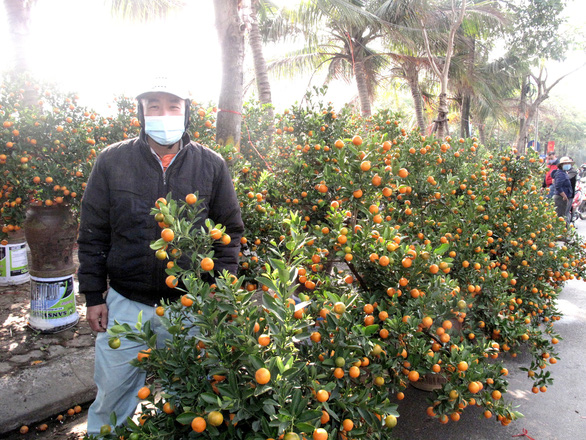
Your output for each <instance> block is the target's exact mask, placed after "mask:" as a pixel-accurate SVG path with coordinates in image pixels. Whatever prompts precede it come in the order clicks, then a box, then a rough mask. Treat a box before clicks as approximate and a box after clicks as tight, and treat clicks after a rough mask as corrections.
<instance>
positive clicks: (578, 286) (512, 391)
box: [395, 221, 586, 440]
mask: <svg viewBox="0 0 586 440" xmlns="http://www.w3.org/2000/svg"><path fill="white" fill-rule="evenodd" d="M576 226H577V228H578V231H579V232H580V233H581V234H582V235H584V236H586V221H578V222H577V225H576ZM558 304H559V308H560V311H561V312H562V314H563V317H562V319H561V320H560V321H558V322H557V323H556V327H555V328H556V330H557V331H558V332H559V333H560V335H561V336H562V338H563V341H561V342H560V343H559V344H558V346H557V348H558V350H559V353H560V355H559V362H558V363H557V364H555V365H551V366H549V367H548V369H549V370H550V371H551V373H552V376H553V377H554V383H553V385H552V386H550V387H549V389H548V390H547V392H545V393H539V394H537V395H536V394H533V393H532V392H531V386H532V382H531V381H529V379H528V378H527V375H526V373H525V372H523V371H520V370H519V367H520V366H528V362H527V357H523V356H518V357H517V358H516V359H513V358H511V357H508V358H507V360H506V363H507V368H508V369H509V392H508V393H507V394H506V395H505V397H506V398H507V399H508V400H509V401H511V402H513V404H514V405H516V406H518V407H517V411H519V412H521V413H522V414H523V415H524V416H525V417H524V418H523V419H520V420H518V421H516V422H513V423H511V424H510V425H509V426H507V427H503V426H501V424H500V423H499V422H498V421H496V420H494V419H490V420H486V419H484V418H483V417H482V413H481V411H480V409H479V408H468V409H466V410H465V411H464V413H463V415H462V418H461V419H460V421H459V422H456V423H454V422H450V423H448V424H447V425H442V424H440V423H439V422H438V421H437V420H434V419H430V418H429V417H428V416H427V415H426V414H425V409H426V408H427V406H429V403H428V402H427V399H428V398H429V396H430V395H431V394H430V393H427V392H424V391H419V390H416V389H414V388H412V387H411V388H409V390H408V392H407V393H406V397H405V399H404V400H403V401H402V402H400V404H399V413H400V414H401V416H400V417H399V423H398V425H397V427H396V428H395V431H396V434H397V437H398V438H399V439H401V440H463V439H467V440H497V439H498V440H501V439H510V438H513V436H515V435H518V434H522V433H523V430H524V429H525V430H526V431H527V435H528V436H530V437H531V438H533V439H534V440H569V439H574V440H584V439H586V350H584V342H585V341H586V282H584V281H577V280H572V281H569V282H568V283H567V284H566V286H565V287H564V290H563V291H562V293H561V295H560V298H559V301H558ZM514 438H517V439H521V440H523V439H527V437H526V436H523V437H514Z"/></svg>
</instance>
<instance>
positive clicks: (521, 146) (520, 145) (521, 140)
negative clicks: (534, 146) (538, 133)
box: [517, 75, 528, 154]
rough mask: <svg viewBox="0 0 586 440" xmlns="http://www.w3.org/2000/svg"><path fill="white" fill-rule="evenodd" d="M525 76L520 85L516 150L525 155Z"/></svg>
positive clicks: (526, 84)
mask: <svg viewBox="0 0 586 440" xmlns="http://www.w3.org/2000/svg"><path fill="white" fill-rule="evenodd" d="M527 86H528V83H527V76H525V75H524V76H523V82H522V84H521V100H520V101H519V136H518V137H517V150H518V151H519V154H525V145H527V123H528V121H526V120H525V114H526V113H527Z"/></svg>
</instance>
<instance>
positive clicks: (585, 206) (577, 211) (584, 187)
mask: <svg viewBox="0 0 586 440" xmlns="http://www.w3.org/2000/svg"><path fill="white" fill-rule="evenodd" d="M570 218H571V221H572V222H575V221H576V220H578V219H580V220H586V177H582V178H581V179H580V180H578V181H577V182H576V191H575V193H574V200H573V201H572V208H571V209H570Z"/></svg>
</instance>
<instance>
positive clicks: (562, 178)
mask: <svg viewBox="0 0 586 440" xmlns="http://www.w3.org/2000/svg"><path fill="white" fill-rule="evenodd" d="M572 163H573V161H572V159H570V158H569V157H568V156H564V157H562V158H561V159H560V160H559V164H558V169H557V170H553V172H552V175H553V180H554V183H553V185H552V187H553V201H554V203H555V212H556V214H557V215H558V217H563V218H564V219H565V220H566V224H568V217H567V215H566V213H567V207H568V204H570V205H571V200H572V199H573V197H574V189H573V188H572V184H571V183H570V178H569V177H568V174H567V171H569V170H570V169H571V168H572Z"/></svg>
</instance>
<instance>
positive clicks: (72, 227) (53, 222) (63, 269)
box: [24, 205, 78, 278]
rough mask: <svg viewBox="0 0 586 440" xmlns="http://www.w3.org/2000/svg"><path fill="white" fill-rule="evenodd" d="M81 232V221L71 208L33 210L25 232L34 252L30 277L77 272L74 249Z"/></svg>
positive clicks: (30, 210)
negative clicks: (78, 234)
mask: <svg viewBox="0 0 586 440" xmlns="http://www.w3.org/2000/svg"><path fill="white" fill-rule="evenodd" d="M77 230H78V222H77V219H76V218H75V217H74V216H73V213H72V212H71V209H70V208H69V206H68V205H55V206H49V207H47V206H31V207H29V209H28V210H27V212H26V219H25V222H24V233H25V236H26V241H27V243H28V245H29V248H30V251H31V261H30V262H29V272H30V274H31V275H32V276H35V277H39V278H56V277H64V276H67V275H71V274H72V273H74V272H75V264H74V261H73V248H74V246H75V243H76V241H77Z"/></svg>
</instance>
